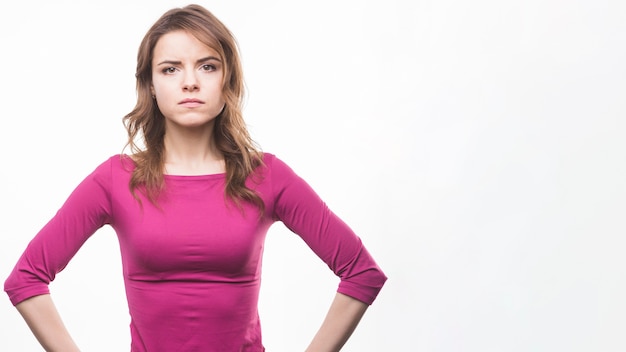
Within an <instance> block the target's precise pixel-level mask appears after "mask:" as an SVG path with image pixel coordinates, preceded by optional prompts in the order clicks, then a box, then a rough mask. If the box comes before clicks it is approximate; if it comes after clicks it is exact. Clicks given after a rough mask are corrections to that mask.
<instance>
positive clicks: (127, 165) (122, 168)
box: [94, 154, 135, 174]
mask: <svg viewBox="0 0 626 352" xmlns="http://www.w3.org/2000/svg"><path fill="white" fill-rule="evenodd" d="M134 168H135V162H134V161H133V158H132V156H130V155H127V154H115V155H112V156H110V157H108V158H107V159H106V160H104V161H103V162H101V163H100V165H98V167H96V170H95V171H94V172H95V173H107V174H119V173H124V174H128V173H132V171H133V169H134Z"/></svg>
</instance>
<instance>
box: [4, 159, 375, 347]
mask: <svg viewBox="0 0 626 352" xmlns="http://www.w3.org/2000/svg"><path fill="white" fill-rule="evenodd" d="M264 164H265V165H264V166H260V167H259V168H258V169H257V172H256V174H255V175H253V176H250V177H249V179H248V180H247V185H248V186H249V187H251V188H252V189H255V190H256V191H257V192H258V194H259V195H260V196H261V198H262V200H263V202H264V203H265V212H264V213H263V214H262V216H260V213H259V210H258V208H257V207H255V206H253V205H251V204H247V203H242V205H243V211H241V210H240V209H238V208H237V206H236V205H235V204H234V203H232V202H231V201H230V200H228V199H226V198H225V196H224V185H225V177H226V176H225V174H214V175H203V176H173V175H165V190H164V191H163V192H162V193H161V195H160V198H159V200H158V205H159V207H155V206H154V205H153V204H151V203H150V202H149V201H148V200H147V199H145V198H144V197H143V196H142V195H141V194H140V193H138V195H139V196H140V198H141V199H142V205H143V206H142V205H140V204H139V203H138V202H137V201H136V200H135V199H134V198H133V196H132V194H131V193H130V191H129V180H130V176H131V172H132V169H133V167H134V164H133V162H132V161H131V159H130V158H129V157H127V156H119V155H118V156H114V157H111V158H110V159H108V160H107V161H106V162H104V163H102V164H101V165H100V166H98V167H97V168H96V170H95V171H94V172H93V173H91V174H90V175H89V176H88V177H87V178H86V179H85V180H84V181H83V182H82V183H81V184H80V185H79V186H78V187H77V188H76V189H75V190H74V192H72V194H71V195H70V197H69V198H68V200H67V201H66V202H65V204H64V205H63V206H62V207H61V209H60V210H59V211H58V213H57V214H56V215H55V216H54V217H53V218H52V219H51V220H50V222H49V223H48V224H47V225H46V226H44V228H43V229H42V230H41V231H40V232H39V233H38V234H37V236H35V238H34V239H33V240H32V241H31V242H30V244H29V245H28V247H27V249H26V250H25V252H24V254H23V255H22V256H21V257H20V259H19V261H18V263H17V265H16V266H15V268H14V269H13V271H12V273H11V274H10V276H9V277H8V279H7V280H6V282H5V286H4V287H5V291H6V292H7V293H8V295H9V298H10V299H11V302H12V303H13V304H18V303H19V302H21V301H23V300H25V299H27V298H29V297H33V296H36V295H41V294H46V293H49V291H48V284H49V283H50V281H52V280H53V279H54V278H55V275H56V274H57V273H58V272H60V271H61V270H62V269H63V268H64V267H65V266H66V265H67V264H68V262H69V261H70V259H71V258H72V257H73V256H74V254H75V253H76V252H77V251H78V250H79V248H80V247H81V245H82V244H83V243H84V242H85V241H86V240H87V239H88V238H89V237H90V236H91V235H92V234H93V233H94V232H95V231H96V230H97V229H98V228H100V227H102V226H103V225H105V224H109V225H111V226H112V227H113V228H114V229H115V231H116V233H117V236H118V239H119V242H120V248H121V256H122V264H123V274H124V283H125V287H126V295H127V299H128V307H129V312H130V316H131V338H132V342H131V351H136V352H139V351H150V352H153V351H168V352H171V351H220V352H223V351H263V350H264V348H263V345H262V341H261V327H260V324H259V317H258V313H257V302H258V296H259V288H260V278H261V259H262V254H263V243H264V240H265V236H266V233H267V230H268V228H269V227H270V225H271V224H272V223H274V222H275V221H282V222H283V223H284V224H285V225H286V226H287V227H288V228H289V229H291V230H292V231H293V232H295V233H297V234H298V235H300V236H301V237H302V239H303V240H304V241H305V242H306V243H307V244H308V246H309V247H310V248H311V249H312V250H313V251H314V252H315V253H316V254H317V255H318V256H319V257H320V258H321V259H322V260H324V261H325V262H326V264H328V266H329V267H330V269H332V270H333V272H334V273H335V274H336V275H338V276H339V277H340V279H341V281H340V284H339V287H338V292H341V293H343V294H346V295H348V296H351V297H354V298H356V299H358V300H360V301H363V302H365V303H368V304H371V303H372V302H373V301H374V299H375V297H376V295H377V294H378V292H379V290H380V289H381V288H382V286H383V284H384V282H385V280H386V277H385V275H384V274H383V272H382V271H381V270H380V268H379V267H378V266H377V264H376V263H375V262H374V260H373V259H372V257H371V256H370V254H369V253H368V252H367V250H366V249H365V248H364V247H363V245H362V243H361V240H360V239H359V238H358V237H357V236H356V235H355V234H354V233H353V232H352V231H351V230H350V228H349V227H348V226H346V224H345V223H344V222H342V221H341V220H340V219H339V218H338V217H337V216H336V215H334V214H333V213H332V212H331V211H330V210H329V209H328V207H327V206H326V205H325V204H324V202H323V201H322V200H321V199H320V198H319V197H318V196H317V195H316V194H315V192H314V191H313V190H312V189H311V187H309V185H307V183H306V182H305V181H303V180H302V179H301V178H300V177H298V176H297V175H296V174H295V173H294V172H293V171H292V170H291V169H290V168H289V167H288V166H287V165H286V164H284V163H283V162H282V161H280V160H279V159H278V158H276V157H275V156H273V155H271V154H268V153H265V154H264Z"/></svg>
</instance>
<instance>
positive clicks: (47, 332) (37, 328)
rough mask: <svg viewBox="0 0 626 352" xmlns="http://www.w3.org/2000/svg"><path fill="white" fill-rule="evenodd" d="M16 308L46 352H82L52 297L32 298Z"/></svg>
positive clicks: (40, 296)
mask: <svg viewBox="0 0 626 352" xmlns="http://www.w3.org/2000/svg"><path fill="white" fill-rule="evenodd" d="M15 308H17V310H18V311H19V312H20V314H22V317H23V318H24V320H25V321H26V324H28V327H29V328H30V330H31V331H32V332H33V334H34V335H35V337H36V338H37V340H38V341H39V343H40V344H41V346H42V347H43V348H44V349H45V350H46V351H48V352H56V351H59V352H74V351H80V350H79V349H78V346H76V344H75V343H74V340H72V338H71V337H70V334H69V333H68V331H67V329H66V328H65V325H63V321H61V317H60V316H59V313H58V312H57V309H56V307H55V306H54V303H53V302H52V298H50V295H48V294H46V295H39V296H35V297H31V298H29V299H27V300H25V301H23V302H21V303H19V304H18V305H16V306H15Z"/></svg>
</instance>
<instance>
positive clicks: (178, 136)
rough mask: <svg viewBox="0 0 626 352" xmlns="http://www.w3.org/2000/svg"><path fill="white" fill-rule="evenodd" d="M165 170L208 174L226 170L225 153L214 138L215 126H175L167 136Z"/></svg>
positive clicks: (175, 172)
mask: <svg viewBox="0 0 626 352" xmlns="http://www.w3.org/2000/svg"><path fill="white" fill-rule="evenodd" d="M163 142H164V145H165V174H169V175H208V174H218V173H223V172H225V171H226V168H225V164H224V157H223V155H222V153H221V152H220V151H219V150H218V149H217V147H216V145H215V140H214V139H213V126H212V125H211V126H207V128H175V127H172V126H168V128H166V132H165V136H164V140H163Z"/></svg>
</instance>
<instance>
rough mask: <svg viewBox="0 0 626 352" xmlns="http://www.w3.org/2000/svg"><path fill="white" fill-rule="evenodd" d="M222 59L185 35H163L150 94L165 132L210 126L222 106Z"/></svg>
mask: <svg viewBox="0 0 626 352" xmlns="http://www.w3.org/2000/svg"><path fill="white" fill-rule="evenodd" d="M223 75H224V73H223V60H222V58H221V57H220V55H219V54H218V53H217V52H216V51H215V50H213V49H212V48H210V47H209V46H207V45H205V44H204V43H202V42H201V41H199V40H198V39H197V38H196V37H194V36H193V35H191V34H190V33H188V32H185V31H182V30H179V31H173V32H169V33H167V34H164V35H163V36H161V38H159V40H158V41H157V43H156V45H155V47H154V52H153V56H152V87H151V90H152V94H153V95H154V97H155V99H156V102H157V105H158V107H159V110H160V111H161V113H162V114H163V116H165V119H166V130H167V129H168V128H173V127H175V126H176V127H186V128H197V127H203V126H207V125H210V124H211V123H212V122H213V120H214V119H215V117H216V116H217V115H218V114H219V113H220V112H221V111H222V109H223V107H224V99H223V96H222V85H223Z"/></svg>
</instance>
